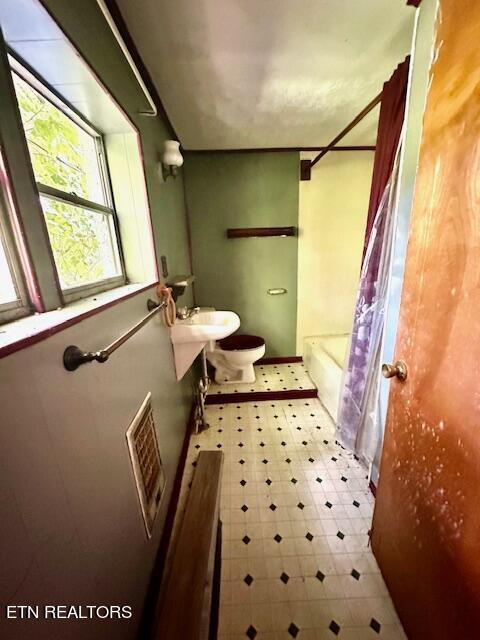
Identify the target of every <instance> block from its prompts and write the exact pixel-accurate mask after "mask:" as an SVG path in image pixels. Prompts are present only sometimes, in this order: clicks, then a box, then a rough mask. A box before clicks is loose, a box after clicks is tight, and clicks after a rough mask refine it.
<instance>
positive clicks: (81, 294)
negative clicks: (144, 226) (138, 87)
mask: <svg viewBox="0 0 480 640" xmlns="http://www.w3.org/2000/svg"><path fill="white" fill-rule="evenodd" d="M8 59H9V63H10V67H11V72H12V74H13V73H16V74H17V75H18V76H19V77H20V78H21V79H22V80H23V81H24V82H26V83H27V84H28V85H30V86H31V87H32V88H33V89H34V90H36V91H37V92H38V93H40V95H42V96H43V97H44V98H45V99H46V100H48V101H49V102H50V103H51V104H53V106H54V107H56V108H57V109H59V110H60V111H62V112H63V113H64V114H65V115H66V116H67V118H69V119H70V120H71V121H72V122H73V123H74V124H76V125H77V126H79V127H81V128H82V129H83V130H84V131H85V132H86V133H87V134H88V135H90V136H91V137H92V138H93V139H94V140H95V144H96V149H97V158H98V167H99V171H100V176H101V181H102V188H103V194H104V197H105V202H106V203H107V204H106V205H103V204H99V203H97V202H93V201H91V200H87V199H85V198H82V197H80V196H77V195H76V194H73V193H69V192H67V191H62V190H60V189H56V188H54V187H50V186H48V185H44V184H42V183H40V182H36V186H37V190H38V195H39V196H45V197H47V198H50V199H54V200H58V201H59V202H64V203H65V204H70V205H74V206H79V207H82V208H84V209H88V210H90V211H94V212H96V213H100V214H102V215H106V216H110V224H111V228H113V230H114V237H112V246H113V247H114V250H115V254H116V255H115V258H116V260H117V263H118V267H119V271H120V273H119V275H118V276H114V277H112V278H105V279H103V280H98V281H96V282H92V283H88V284H85V285H79V286H77V287H69V288H66V289H61V296H62V298H63V300H64V302H65V303H69V302H74V301H76V300H80V299H82V298H86V297H88V296H92V295H95V294H97V293H100V292H103V291H108V290H110V289H114V288H116V287H121V286H123V285H125V284H126V283H127V279H126V275H125V265H124V260H123V251H122V245H121V238H120V231H119V225H118V219H117V214H116V211H115V207H114V201H113V193H112V187H111V183H110V177H109V172H108V165H107V159H106V153H105V146H104V141H103V135H102V133H101V132H100V131H98V129H96V128H95V127H94V126H93V125H92V124H91V123H89V122H88V121H87V120H86V119H85V118H84V117H83V116H82V115H81V114H79V113H78V112H77V111H76V110H75V109H74V108H73V107H71V106H70V105H69V104H68V103H67V102H66V101H65V100H64V99H63V98H61V97H60V96H59V95H57V93H56V92H55V91H53V90H52V89H51V87H50V86H49V85H48V83H47V82H46V81H45V80H43V79H42V78H40V77H39V76H38V75H37V74H35V73H34V72H33V71H32V70H31V69H29V68H27V66H26V65H25V64H21V63H20V62H19V61H18V60H17V59H16V58H15V56H14V55H12V53H11V52H9V55H8ZM22 126H23V125H22ZM29 158H30V154H29ZM32 171H33V167H32ZM42 215H43V213H42ZM42 222H43V221H42ZM48 242H50V241H49V240H48ZM52 260H53V256H52ZM52 286H59V285H58V283H52Z"/></svg>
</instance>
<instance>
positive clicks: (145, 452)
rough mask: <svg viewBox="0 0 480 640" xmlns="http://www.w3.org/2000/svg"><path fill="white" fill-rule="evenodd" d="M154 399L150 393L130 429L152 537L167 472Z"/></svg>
mask: <svg viewBox="0 0 480 640" xmlns="http://www.w3.org/2000/svg"><path fill="white" fill-rule="evenodd" d="M151 398H152V394H151V393H148V394H147V396H146V398H145V400H144V401H143V403H142V406H141V407H140V409H139V410H138V412H137V415H136V416H135V418H134V419H133V421H132V424H131V425H130V426H129V427H128V430H127V443H128V449H129V452H130V459H131V461H132V467H133V473H134V475H135V482H136V485H137V491H138V497H139V499H140V504H141V507H142V513H143V519H144V522H145V528H146V530H147V535H148V537H149V538H150V537H151V535H152V530H153V523H154V521H155V516H156V515H157V512H158V508H159V506H160V501H161V498H162V494H163V491H164V489H165V474H164V471H163V466H162V460H161V458H160V451H159V448H158V442H157V435H156V432H155V423H154V420H153V412H152V404H151Z"/></svg>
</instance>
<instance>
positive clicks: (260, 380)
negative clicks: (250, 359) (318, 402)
mask: <svg viewBox="0 0 480 640" xmlns="http://www.w3.org/2000/svg"><path fill="white" fill-rule="evenodd" d="M255 372H256V374H257V379H256V380H255V382H246V383H239V384H235V383H229V384H216V383H212V384H211V385H210V391H209V393H210V394H221V393H249V392H254V391H255V392H256V391H287V390H290V389H314V388H315V385H314V384H313V382H312V380H311V378H310V376H309V375H308V373H307V371H306V369H305V365H304V364H303V363H301V362H298V363H292V364H263V365H256V366H255Z"/></svg>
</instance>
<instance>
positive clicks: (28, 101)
mask: <svg viewBox="0 0 480 640" xmlns="http://www.w3.org/2000/svg"><path fill="white" fill-rule="evenodd" d="M12 76H13V81H14V84H15V91H16V94H17V100H18V105H19V108H20V113H21V116H22V121H23V127H24V129H25V135H26V138H27V143H28V148H29V151H30V156H31V159H32V165H33V171H34V173H35V179H36V180H37V182H41V183H43V184H46V185H48V186H50V187H55V188H57V189H61V190H62V191H67V192H68V193H75V194H76V195H77V196H81V197H82V198H86V199H87V200H91V201H92V202H98V203H100V204H107V203H106V202H105V194H104V190H103V185H102V174H101V171H100V166H99V160H98V154H97V147H96V144H95V138H94V137H93V136H91V135H90V134H89V133H87V132H86V131H84V129H82V128H81V127H79V126H78V125H77V124H76V123H75V122H73V120H71V119H70V118H69V117H68V116H66V115H65V114H64V113H63V111H61V110H60V109H58V108H57V107H56V106H54V105H53V104H52V103H51V102H50V101H49V100H47V99H46V98H45V97H44V96H42V95H41V94H40V93H38V91H36V90H35V89H34V88H33V87H31V86H30V85H29V84H28V83H27V82H25V81H24V80H23V79H22V78H20V77H19V76H18V75H17V74H15V73H12Z"/></svg>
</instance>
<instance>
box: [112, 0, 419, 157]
mask: <svg viewBox="0 0 480 640" xmlns="http://www.w3.org/2000/svg"><path fill="white" fill-rule="evenodd" d="M117 4H118V6H119V8H120V11H121V13H122V15H123V17H124V19H125V22H126V23H127V26H128V29H129V31H130V34H131V36H132V37H133V40H134V42H135V44H136V46H137V49H138V51H139V53H140V55H141V56H142V58H143V61H144V63H145V65H146V67H147V69H148V71H149V73H150V74H151V77H152V79H153V82H154V84H155V86H156V88H157V90H158V93H159V94H160V97H161V99H162V102H163V104H164V106H165V109H166V111H167V113H168V116H169V118H170V120H171V122H172V124H173V126H174V128H175V130H176V132H177V134H178V136H179V138H180V141H181V143H182V145H183V147H184V148H186V149H239V148H270V147H312V146H323V145H326V144H328V143H329V142H330V140H331V139H332V138H333V137H334V136H335V135H337V134H338V133H339V132H340V131H341V130H342V129H343V128H344V127H345V126H346V125H347V124H348V123H349V122H350V121H351V120H352V119H353V118H354V117H355V116H356V115H357V113H358V112H359V111H361V110H362V109H363V108H364V107H365V106H366V105H367V104H368V103H369V102H370V100H371V99H372V98H373V97H374V96H375V95H377V94H378V93H379V92H380V91H381V88H382V84H383V82H384V81H385V80H387V79H388V78H389V77H390V75H391V74H392V72H393V70H394V69H395V67H396V66H397V64H399V63H400V62H401V61H402V60H403V59H404V58H405V56H406V55H407V54H408V52H409V50H410V45H411V37H412V30H413V20H414V9H412V8H411V7H407V6H406V0H366V1H365V0H363V1H362V0H175V2H172V1H171V0H117ZM377 119H378V108H377V109H376V111H375V112H372V114H371V115H370V116H368V117H367V118H366V119H365V120H364V122H363V123H362V124H360V125H359V126H358V127H357V128H356V129H355V130H354V131H352V132H351V133H350V134H349V135H348V137H347V138H345V139H344V141H342V144H348V145H364V144H365V145H369V144H374V143H375V137H376V125H377Z"/></svg>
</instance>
